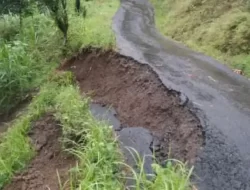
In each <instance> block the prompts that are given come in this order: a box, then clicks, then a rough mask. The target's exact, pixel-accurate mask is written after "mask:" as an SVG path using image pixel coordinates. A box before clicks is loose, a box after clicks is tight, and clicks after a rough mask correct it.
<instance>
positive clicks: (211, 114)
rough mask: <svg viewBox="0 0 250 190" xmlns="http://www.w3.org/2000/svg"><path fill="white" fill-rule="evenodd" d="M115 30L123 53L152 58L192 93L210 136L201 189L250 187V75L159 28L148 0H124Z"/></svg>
mask: <svg viewBox="0 0 250 190" xmlns="http://www.w3.org/2000/svg"><path fill="white" fill-rule="evenodd" d="M169 27H171V26H169ZM113 30H114V32H115V34H116V39H117V46H118V48H119V51H120V53H121V54H124V55H127V56H130V57H133V58H134V59H135V60H137V61H139V62H141V63H145V64H149V65H150V66H151V67H152V68H153V69H154V70H155V72H157V73H158V75H159V77H160V79H161V80H162V82H163V83H164V84H165V85H166V86H167V87H168V88H170V89H174V90H176V91H179V92H181V93H182V96H186V97H188V100H189V101H188V103H187V106H188V107H189V108H190V109H191V110H192V111H193V112H194V113H195V114H196V115H197V116H198V117H199V119H200V120H201V122H202V124H203V129H204V132H205V137H206V139H205V145H204V147H203V149H202V150H201V152H200V154H199V158H198V160H197V162H196V165H195V168H196V169H195V172H196V174H197V175H198V176H199V179H198V178H197V179H196V181H197V183H198V187H199V189H200V190H224V189H225V190H249V189H250V81H249V80H247V79H246V78H244V77H242V76H240V75H237V74H235V73H233V72H232V71H231V70H230V69H228V68H227V67H226V66H224V65H222V64H221V63H219V62H217V61H215V60H214V59H212V58H210V57H208V56H205V55H203V54H200V53H196V52H194V51H192V50H190V49H188V48H186V47H184V46H183V45H181V44H179V43H177V42H174V41H172V40H170V39H168V38H165V37H163V36H162V35H161V34H159V32H158V31H157V30H156V28H155V22H154V11H153V8H152V6H151V5H150V4H149V3H148V1H147V0H121V6H120V9H119V10H118V11H117V13H116V15H115V16H114V18H113Z"/></svg>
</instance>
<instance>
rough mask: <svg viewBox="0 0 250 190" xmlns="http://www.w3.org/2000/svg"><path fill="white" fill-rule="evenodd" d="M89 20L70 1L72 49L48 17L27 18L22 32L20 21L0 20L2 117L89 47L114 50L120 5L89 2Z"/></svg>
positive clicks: (70, 38)
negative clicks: (72, 56) (113, 27)
mask: <svg viewBox="0 0 250 190" xmlns="http://www.w3.org/2000/svg"><path fill="white" fill-rule="evenodd" d="M83 6H86V8H87V16H86V17H83V16H81V15H77V14H76V13H75V12H74V8H73V7H74V1H69V7H68V8H69V32H68V36H69V45H68V47H66V49H65V47H63V45H62V44H63V35H62V34H61V32H60V31H58V29H57V28H56V26H55V24H54V21H53V20H52V19H51V17H50V15H49V14H48V13H43V14H39V13H36V14H35V15H34V16H32V17H31V16H30V17H26V18H24V20H23V22H24V24H23V25H24V27H23V28H22V30H21V31H20V32H19V18H18V17H17V16H15V15H4V16H3V17H1V18H0V115H1V114H3V113H6V112H8V111H9V110H11V108H13V107H15V106H16V105H17V104H18V103H20V101H22V99H24V98H25V97H26V95H27V93H29V92H30V91H31V90H32V89H34V88H35V87H38V86H39V85H41V84H42V83H43V82H44V81H45V79H46V78H47V76H48V73H50V71H51V70H53V69H54V68H55V67H56V66H57V64H58V63H60V60H61V59H63V58H65V57H66V56H68V55H70V54H72V53H73V52H76V51H78V50H79V49H80V48H81V47H85V46H89V45H91V46H98V47H103V48H111V47H113V45H114V36H113V33H112V30H111V29H110V26H111V20H112V16H113V15H114V13H115V11H116V10H117V7H118V2H117V1H112V0H108V1H105V2H104V1H101V0H95V1H88V2H85V4H84V5H83Z"/></svg>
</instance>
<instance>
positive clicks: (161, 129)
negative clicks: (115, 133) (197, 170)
mask: <svg viewBox="0 0 250 190" xmlns="http://www.w3.org/2000/svg"><path fill="white" fill-rule="evenodd" d="M62 69H65V70H70V71H72V72H73V73H74V74H75V76H76V79H77V81H78V83H79V86H80V89H81V91H82V92H84V93H88V94H89V95H90V96H91V97H92V98H93V100H94V101H95V102H96V103H100V104H105V105H112V106H113V107H114V108H115V110H116V111H117V113H118V118H119V120H120V121H121V122H122V124H123V125H124V126H126V125H128V126H137V127H138V126H139V127H144V128H147V129H149V130H150V131H151V133H152V134H153V135H154V136H155V137H157V139H159V140H160V142H161V151H160V155H158V156H159V157H160V158H163V159H166V158H167V157H168V154H169V152H171V157H174V158H177V159H181V160H185V161H190V162H191V163H192V162H193V161H194V159H195V157H196V155H197V151H198V150H199V148H200V147H201V146H202V144H203V135H202V130H201V126H200V123H199V121H198V119H197V118H196V117H195V116H194V115H193V114H192V113H191V112H190V111H189V110H188V108H186V107H185V106H183V105H181V100H180V98H179V94H178V93H177V92H174V91H171V90H168V89H167V88H166V87H165V86H164V85H163V84H162V82H161V81H160V79H159V78H158V76H157V75H156V74H155V73H154V72H153V71H152V69H151V68H150V67H149V66H148V65H144V64H140V63H138V62H136V61H134V60H132V59H130V58H127V57H124V56H121V55H119V54H117V53H115V52H113V51H101V50H99V49H86V50H83V52H82V53H81V54H79V55H77V56H75V57H73V58H72V59H70V60H69V61H67V62H66V63H65V64H64V65H63V66H62Z"/></svg>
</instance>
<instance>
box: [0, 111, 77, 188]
mask: <svg viewBox="0 0 250 190" xmlns="http://www.w3.org/2000/svg"><path fill="white" fill-rule="evenodd" d="M61 133H62V130H61V126H60V125H59V123H58V122H56V120H55V118H54V117H53V115H51V114H47V115H45V116H44V117H42V118H41V119H39V120H38V121H36V122H34V124H33V126H32V129H31V131H30V134H29V135H30V139H31V142H32V143H33V145H34V147H35V149H36V152H37V155H36V156H35V158H34V159H33V160H32V161H31V162H30V164H29V165H28V166H27V169H26V170H25V171H24V172H22V173H20V174H17V175H16V176H15V177H14V178H13V180H12V181H11V183H10V184H9V185H7V186H6V187H5V188H4V190H45V189H50V190H58V189H60V187H59V179H58V175H57V173H58V174H59V176H60V180H61V183H62V185H64V184H65V182H66V181H67V180H68V179H69V173H68V170H69V169H70V168H72V167H73V166H74V165H75V162H76V161H75V159H74V158H73V157H70V156H68V155H66V153H65V152H62V149H61V147H62V146H61V143H60V137H61Z"/></svg>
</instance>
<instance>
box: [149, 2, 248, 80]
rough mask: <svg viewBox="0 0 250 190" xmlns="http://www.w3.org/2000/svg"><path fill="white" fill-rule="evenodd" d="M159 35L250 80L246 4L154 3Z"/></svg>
mask: <svg viewBox="0 0 250 190" xmlns="http://www.w3.org/2000/svg"><path fill="white" fill-rule="evenodd" d="M151 2H152V4H153V5H154V7H155V12H156V23H157V26H158V28H159V29H160V31H161V32H162V33H163V34H164V35H167V36H169V37H171V38H173V39H175V40H177V41H182V42H184V43H185V44H187V45H188V46H190V47H191V48H193V49H195V50H198V51H201V52H204V53H205V54H208V55H210V56H213V57H215V58H217V59H219V60H221V61H224V62H227V63H228V64H229V65H230V66H232V67H233V68H237V69H241V70H243V71H244V73H245V75H247V76H250V55H249V51H250V30H249V28H250V11H249V3H248V2H247V0H220V1H217V0H182V1H174V0H160V1H159V0H151Z"/></svg>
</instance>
